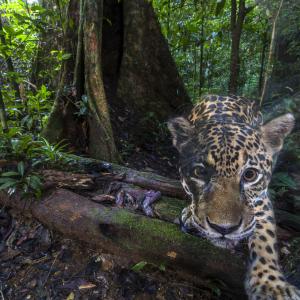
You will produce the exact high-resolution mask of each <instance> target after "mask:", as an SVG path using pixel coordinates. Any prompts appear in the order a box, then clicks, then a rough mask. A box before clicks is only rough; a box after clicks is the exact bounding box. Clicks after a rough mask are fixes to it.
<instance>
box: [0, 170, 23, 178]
mask: <svg viewBox="0 0 300 300" xmlns="http://www.w3.org/2000/svg"><path fill="white" fill-rule="evenodd" d="M1 176H2V177H11V176H20V174H19V173H18V172H14V171H9V172H5V173H2V174H1Z"/></svg>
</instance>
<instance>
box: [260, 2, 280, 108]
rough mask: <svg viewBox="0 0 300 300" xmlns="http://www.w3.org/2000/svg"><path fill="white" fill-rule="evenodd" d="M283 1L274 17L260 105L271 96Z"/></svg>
mask: <svg viewBox="0 0 300 300" xmlns="http://www.w3.org/2000/svg"><path fill="white" fill-rule="evenodd" d="M282 4H283V0H281V1H280V4H279V7H278V10H277V12H276V14H275V16H274V20H273V26H272V35H271V42H270V48H269V55H268V63H267V67H266V72H265V78H264V83H263V88H262V92H261V98H260V104H262V103H263V102H264V101H265V100H266V99H267V98H269V96H270V83H271V74H272V70H273V63H274V53H275V45H276V30H277V28H276V27H277V21H278V17H279V14H280V11H281V8H282Z"/></svg>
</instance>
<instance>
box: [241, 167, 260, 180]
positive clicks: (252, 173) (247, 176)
mask: <svg viewBox="0 0 300 300" xmlns="http://www.w3.org/2000/svg"><path fill="white" fill-rule="evenodd" d="M257 177H258V171H257V170H256V169H254V168H249V169H246V170H245V172H244V173H243V180H244V181H245V182H253V181H255V180H256V179H257Z"/></svg>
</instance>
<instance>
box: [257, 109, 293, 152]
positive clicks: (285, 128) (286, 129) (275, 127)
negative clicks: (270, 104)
mask: <svg viewBox="0 0 300 300" xmlns="http://www.w3.org/2000/svg"><path fill="white" fill-rule="evenodd" d="M294 125H295V118H294V116H293V115H292V114H285V115H283V116H280V117H278V118H276V119H273V120H271V121H269V122H268V123H267V124H265V125H263V126H262V134H263V138H264V141H265V144H266V146H267V148H268V150H269V151H271V153H272V155H273V154H276V153H277V152H279V151H280V150H281V148H282V146H283V140H284V139H285V137H287V136H288V135H289V134H290V132H291V131H292V129H293V127H294Z"/></svg>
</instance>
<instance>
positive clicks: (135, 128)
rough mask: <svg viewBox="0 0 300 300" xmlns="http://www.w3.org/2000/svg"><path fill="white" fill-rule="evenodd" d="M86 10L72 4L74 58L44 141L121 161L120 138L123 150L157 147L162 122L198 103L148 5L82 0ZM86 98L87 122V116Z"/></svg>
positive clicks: (69, 43) (70, 48)
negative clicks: (128, 145) (132, 145)
mask: <svg viewBox="0 0 300 300" xmlns="http://www.w3.org/2000/svg"><path fill="white" fill-rule="evenodd" d="M80 6H81V10H80V9H79V5H78V3H77V1H74V0H73V1H70V5H69V18H70V19H71V20H72V22H69V23H71V24H75V25H73V27H72V28H67V32H66V33H65V42H66V45H65V49H66V52H68V53H72V54H73V56H72V58H71V59H70V60H68V61H67V62H65V64H64V67H63V74H62V78H61V83H60V89H59V92H58V95H57V98H56V101H55V104H54V107H53V110H52V113H51V115H50V118H49V123H48V126H47V128H46V130H45V131H44V135H45V136H46V138H47V139H49V140H50V141H51V142H57V141H59V140H62V139H65V140H67V142H68V143H69V144H70V146H71V147H72V148H73V149H75V150H77V151H79V152H81V153H87V154H89V155H90V156H92V157H95V158H101V159H104V160H107V161H117V160H118V159H119V156H118V153H117V150H116V146H115V143H114V136H115V137H116V141H117V143H118V145H119V146H120V145H122V140H124V139H126V141H127V142H128V137H130V138H131V139H132V141H133V142H134V141H136V140H137V141H139V142H141V143H142V142H143V141H146V140H147V142H149V140H151V138H150V139H149V135H154V134H155V132H157V131H158V129H159V125H160V122H162V121H166V120H167V119H168V118H169V117H170V115H172V114H174V113H175V112H176V111H177V110H178V108H179V107H181V106H186V105H189V104H190V102H189V99H188V97H187V94H186V92H185V89H184V87H183V84H182V82H181V80H180V78H179V75H178V72H177V69H176V65H175V63H174V61H173V60H172V57H171V55H170V53H169V50H168V46H167V43H166V41H165V39H164V38H163V36H162V34H161V32H160V27H159V24H158V22H157V20H156V17H155V15H154V11H153V8H152V6H151V4H150V3H148V1H146V0H143V1H134V0H128V1H118V0H114V1H107V0H104V1H103V2H102V1H100V2H99V1H95V0H94V1H88V0H82V1H81V4H80ZM80 11H81V12H80ZM79 16H80V17H79ZM103 16H104V17H103ZM74 28H78V32H74ZM75 49H76V50H75ZM74 66H75V68H74ZM83 98H84V99H87V102H88V112H87V113H86V114H85V115H83V114H81V113H79V109H80V107H81V108H82V107H84V105H85V102H84V99H83ZM120 120H122V121H120ZM112 128H113V129H112Z"/></svg>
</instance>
